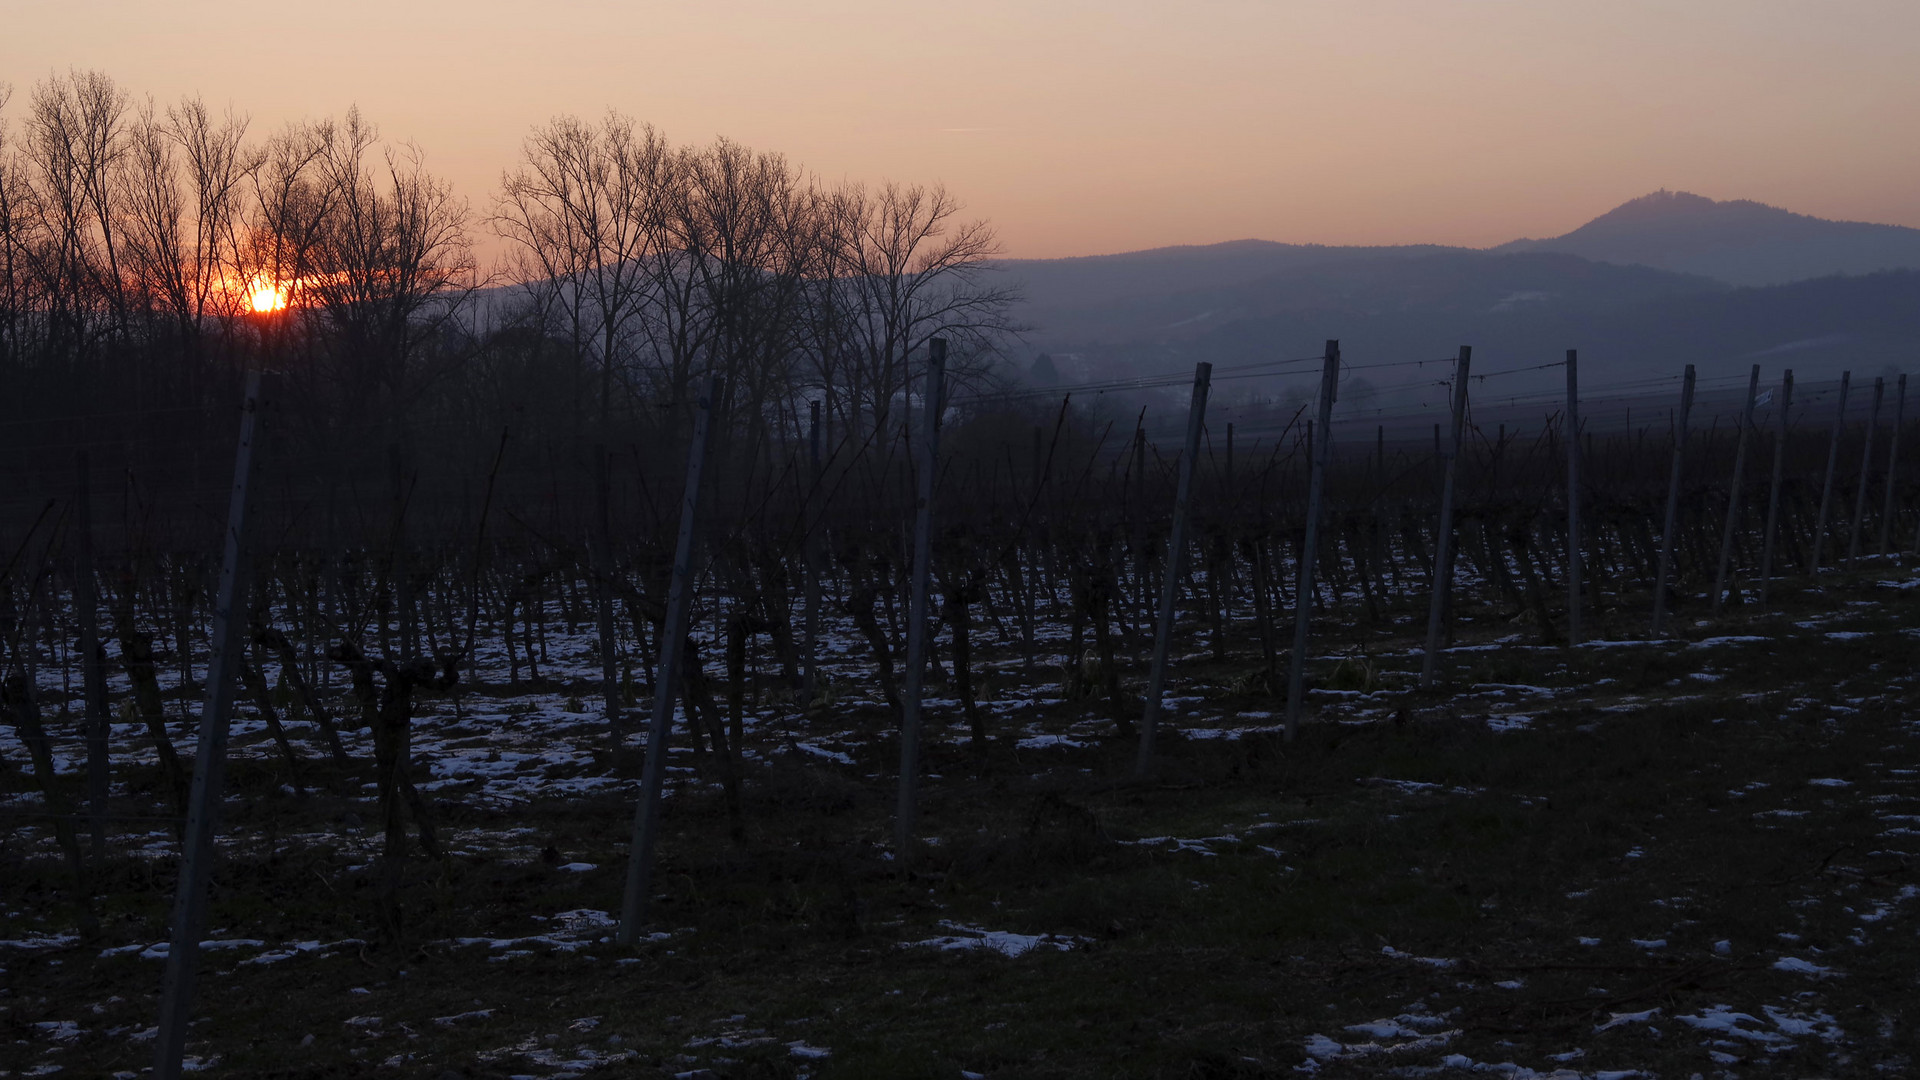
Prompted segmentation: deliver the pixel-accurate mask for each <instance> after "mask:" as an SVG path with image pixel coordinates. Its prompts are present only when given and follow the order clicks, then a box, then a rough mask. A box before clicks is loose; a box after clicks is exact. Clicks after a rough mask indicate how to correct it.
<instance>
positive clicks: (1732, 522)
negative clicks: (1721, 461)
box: [1713, 364, 1760, 615]
mask: <svg viewBox="0 0 1920 1080" xmlns="http://www.w3.org/2000/svg"><path fill="white" fill-rule="evenodd" d="M1759 392H1760V365H1759V364H1755V365H1753V371H1752V372H1751V373H1749V374H1748V375H1747V401H1746V404H1745V405H1743V406H1741V409H1740V436H1739V438H1738V439H1736V440H1735V441H1734V444H1733V484H1732V486H1731V487H1729V488H1728V489H1727V527H1726V528H1725V529H1723V530H1722V531H1721V533H1720V566H1719V569H1717V570H1715V571H1714V574H1713V613H1714V614H1716V615H1718V614H1719V613H1720V607H1721V605H1722V604H1723V603H1725V602H1726V598H1727V569H1728V567H1730V566H1731V565H1732V563H1733V531H1734V529H1735V527H1736V523H1737V522H1738V521H1739V520H1740V485H1741V482H1742V481H1743V480H1744V479H1745V478H1746V467H1747V433H1748V432H1749V431H1751V430H1753V399H1754V398H1755V397H1756V396H1758V394H1759Z"/></svg>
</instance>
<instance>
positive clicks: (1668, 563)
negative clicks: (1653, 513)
mask: <svg viewBox="0 0 1920 1080" xmlns="http://www.w3.org/2000/svg"><path fill="white" fill-rule="evenodd" d="M1692 412H1693V365H1692V364H1688V365H1687V373H1686V376H1685V377H1684V378H1683V379H1682V380H1681V382H1680V415H1679V416H1678V417H1677V418H1675V420H1674V427H1673V471H1672V472H1671V473H1669V474H1668V477H1667V513H1666V518H1665V524H1663V525H1662V526H1661V528H1660V564H1659V567H1658V569H1656V570H1655V571H1654V576H1653V636H1654V637H1659V636H1660V630H1661V627H1662V626H1663V625H1664V624H1665V623H1666V621H1667V578H1668V576H1669V575H1671V573H1672V572H1673V529H1674V524H1675V522H1676V521H1677V520H1678V518H1679V516H1680V479H1681V477H1682V475H1683V473H1684V470H1685V468H1686V452H1687V418H1688V417H1689V416H1690V415H1691V414H1692Z"/></svg>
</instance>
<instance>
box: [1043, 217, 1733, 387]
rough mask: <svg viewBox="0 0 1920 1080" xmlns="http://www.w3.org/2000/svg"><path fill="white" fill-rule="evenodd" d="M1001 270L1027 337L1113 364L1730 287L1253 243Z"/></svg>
mask: <svg viewBox="0 0 1920 1080" xmlns="http://www.w3.org/2000/svg"><path fill="white" fill-rule="evenodd" d="M1005 269H1006V270H1007V272H1008V273H1009V274H1010V275H1011V276H1012V277H1013V278H1014V279H1015V280H1016V281H1017V282H1018V283H1019V284H1020V285H1021V287H1022V289H1023V291H1024V294H1025V296H1026V300H1025V302H1024V303H1023V305H1022V307H1021V308H1020V310H1019V311H1018V313H1017V316H1018V318H1019V319H1020V320H1021V321H1022V322H1023V323H1025V324H1026V325H1027V326H1029V327H1030V328H1031V329H1030V331H1029V333H1028V341H1029V343H1030V344H1032V345H1033V346H1034V347H1035V348H1036V349H1043V350H1053V351H1058V352H1084V351H1088V350H1093V351H1097V352H1099V353H1101V354H1102V355H1105V356H1108V357H1114V358H1118V357H1120V356H1131V357H1144V356H1147V355H1152V354H1155V353H1158V352H1162V351H1165V350H1167V349H1169V348H1172V349H1178V348H1180V347H1182V346H1183V345H1185V344H1188V343H1192V342H1196V341H1200V340H1202V339H1205V340H1209V341H1212V342H1215V343H1218V342H1221V341H1223V340H1225V339H1228V338H1231V337H1233V335H1234V329H1233V328H1236V327H1240V328H1245V327H1248V326H1253V325H1264V326H1270V327H1274V326H1279V325H1281V324H1293V323H1298V324H1300V325H1302V326H1314V327H1320V328H1321V329H1322V332H1321V334H1320V336H1321V337H1322V338H1326V337H1340V336H1341V335H1342V334H1343V333H1347V334H1351V333H1369V334H1377V333H1388V332H1393V331H1398V330H1401V329H1405V330H1407V331H1408V332H1410V333H1420V332H1429V331H1434V330H1438V329H1440V328H1446V336H1447V337H1449V338H1451V337H1454V336H1457V335H1458V334H1461V333H1468V334H1471V333H1472V332H1475V331H1476V330H1478V329H1480V328H1482V327H1483V326H1485V325H1486V324H1489V323H1494V324H1498V323H1505V322H1511V321H1513V320H1514V319H1516V318H1520V317H1523V316H1536V315H1538V314H1540V313H1545V312H1551V313H1556V314H1560V315H1567V314H1571V313H1575V312H1598V311H1605V310H1610V309H1612V308H1615V307H1619V306H1622V305H1628V304H1636V303H1641V302H1644V301H1648V300H1654V299H1659V298H1662V297H1670V296H1690V295H1699V294H1705V293H1715V292H1723V291H1725V290H1726V289H1727V288H1728V286H1726V285H1724V284H1722V283H1721V282H1718V281H1715V280H1713V279H1711V278H1704V277H1697V276H1692V275H1686V274H1675V273H1670V272H1667V271H1664V270H1655V269H1651V268H1648V267H1644V266H1614V265H1610V264H1607V263H1598V262H1593V261H1590V260H1587V259H1582V258H1580V257H1578V256H1574V255H1564V254H1558V253H1551V252H1539V253H1516V254H1507V255H1494V254H1489V253H1487V252H1482V251H1474V250H1471V249H1467V248H1446V247H1435V246H1410V247H1397V248H1384V247H1383V248H1357V247H1349V248H1336V247H1307V246H1295V245H1285V244H1266V243H1261V242H1258V241H1239V242H1236V243H1232V244H1219V245H1214V246H1212V247H1193V248H1163V249H1159V250H1155V251H1143V252H1135V253H1131V254H1127V255H1109V256H1096V257H1091V258H1080V259H1054V260H1043V261H1042V260H1035V261H1024V262H1009V263H1007V264H1005ZM1416 328H1417V329H1416ZM1316 344H1317V342H1316ZM1248 347H1251V348H1256V349H1257V348H1258V346H1257V345H1255V344H1254V343H1251V342H1250V343H1248Z"/></svg>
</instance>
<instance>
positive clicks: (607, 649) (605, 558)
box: [587, 444, 627, 768]
mask: <svg viewBox="0 0 1920 1080" xmlns="http://www.w3.org/2000/svg"><path fill="white" fill-rule="evenodd" d="M611 472H612V462H611V460H610V459H609V456H608V454H607V448H606V445H605V444H595V445H594V447H593V523H592V528H591V529H590V530H589V531H588V537H589V545H590V550H589V551H588V552H587V557H588V558H590V559H592V560H593V591H594V597H593V608H594V611H593V615H594V624H595V628H596V629H597V630H598V632H599V634H600V683H601V687H602V693H603V694H604V696H605V699H606V703H607V738H608V740H609V744H608V749H609V751H610V755H609V757H608V759H607V760H609V761H611V762H613V763H614V767H615V768H618V767H619V763H620V757H621V750H622V748H623V747H624V746H625V745H626V735H627V728H626V722H625V717H624V715H623V713H622V711H621V710H622V709H624V708H625V706H624V705H623V704H622V702H621V699H620V654H619V649H618V648H617V645H618V642H617V640H616V639H615V637H614V630H613V520H612V519H613V514H612V508H611V506H610V505H609V504H610V503H611V501H612V494H611V488H612V482H613V478H612V476H611V475H610V474H611Z"/></svg>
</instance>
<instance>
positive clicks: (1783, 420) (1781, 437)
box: [1760, 368, 1793, 605]
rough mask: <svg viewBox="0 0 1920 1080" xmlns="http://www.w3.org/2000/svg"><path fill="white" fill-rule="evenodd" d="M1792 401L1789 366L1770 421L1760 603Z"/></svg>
mask: <svg viewBox="0 0 1920 1080" xmlns="http://www.w3.org/2000/svg"><path fill="white" fill-rule="evenodd" d="M1792 404H1793V369H1792V368H1788V369H1787V370H1786V374H1784V375H1782V376H1781V377H1780V413H1779V418H1778V420H1777V421H1776V422H1775V424H1774V436H1773V479H1772V480H1771V481H1769V482H1768V484H1767V533H1766V536H1765V537H1764V538H1762V540H1761V542H1760V603H1761V604H1763V605H1764V604H1765V603H1766V602H1767V586H1768V585H1770V584H1772V582H1773V541H1774V536H1775V535H1776V533H1777V532H1778V530H1779V527H1780V479H1781V476H1782V475H1783V474H1784V473H1785V471H1786V464H1787V408H1788V406H1790V405H1792Z"/></svg>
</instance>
